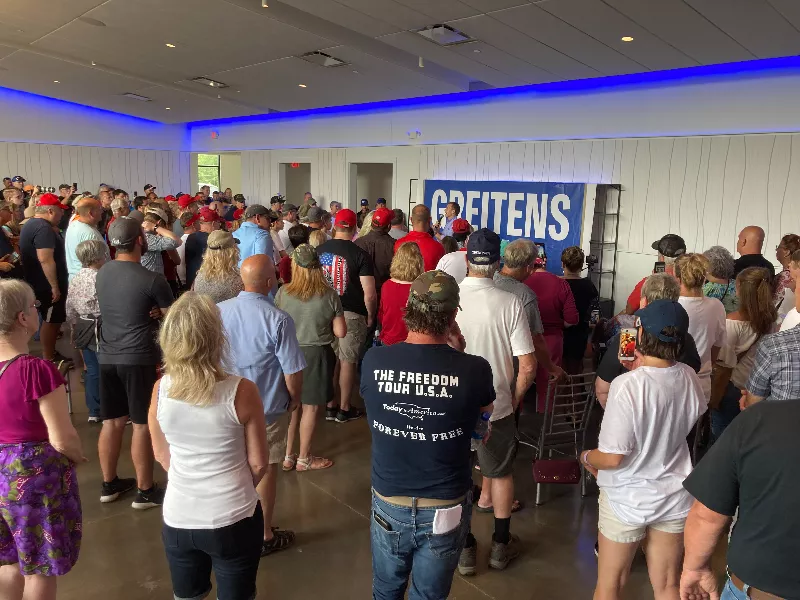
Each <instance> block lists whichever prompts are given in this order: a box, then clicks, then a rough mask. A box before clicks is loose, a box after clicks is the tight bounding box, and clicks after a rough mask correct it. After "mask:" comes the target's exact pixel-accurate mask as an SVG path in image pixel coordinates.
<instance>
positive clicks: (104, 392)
mask: <svg viewBox="0 0 800 600" xmlns="http://www.w3.org/2000/svg"><path fill="white" fill-rule="evenodd" d="M157 379H158V374H157V371H156V366H155V365H102V364H101V365H100V417H101V418H102V419H118V418H120V417H126V416H130V418H131V421H132V422H133V423H134V424H136V425H147V411H148V410H150V398H151V396H152V394H153V386H154V385H155V384H156V380H157Z"/></svg>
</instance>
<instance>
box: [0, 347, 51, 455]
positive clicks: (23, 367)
mask: <svg viewBox="0 0 800 600" xmlns="http://www.w3.org/2000/svg"><path fill="white" fill-rule="evenodd" d="M5 364H6V363H5V361H2V362H0V369H2V368H3V367H4V366H5ZM60 385H64V378H63V377H62V376H61V373H59V372H58V369H57V368H56V366H55V365H54V364H53V363H51V362H50V361H47V360H44V359H41V358H36V357H35V356H27V355H26V356H20V357H19V358H18V359H17V360H15V361H14V362H13V363H11V365H10V366H9V367H8V369H6V372H5V373H3V376H2V377H0V415H3V418H2V419H0V444H20V443H24V442H46V441H47V440H48V439H49V438H48V435H47V425H45V422H44V419H43V418H42V413H41V411H40V410H39V399H40V398H43V397H44V396H47V394H49V393H50V392H52V391H53V390H55V389H56V388H58V386H60Z"/></svg>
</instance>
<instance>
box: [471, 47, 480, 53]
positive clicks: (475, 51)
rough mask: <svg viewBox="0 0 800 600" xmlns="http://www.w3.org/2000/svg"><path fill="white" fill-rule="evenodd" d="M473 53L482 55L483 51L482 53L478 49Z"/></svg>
mask: <svg viewBox="0 0 800 600" xmlns="http://www.w3.org/2000/svg"><path fill="white" fill-rule="evenodd" d="M473 52H474V53H475V54H480V53H481V51H480V50H478V49H477V48H475V50H473Z"/></svg>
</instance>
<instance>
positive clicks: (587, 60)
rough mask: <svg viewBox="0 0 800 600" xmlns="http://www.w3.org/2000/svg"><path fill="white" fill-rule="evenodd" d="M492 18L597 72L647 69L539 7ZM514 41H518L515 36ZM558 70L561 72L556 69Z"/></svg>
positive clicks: (521, 7)
mask: <svg viewBox="0 0 800 600" xmlns="http://www.w3.org/2000/svg"><path fill="white" fill-rule="evenodd" d="M491 18H492V19H495V20H496V21H499V22H502V23H505V24H506V25H508V26H509V27H512V28H513V29H515V30H517V31H520V32H522V33H523V34H524V35H525V36H529V37H530V38H533V39H535V40H538V41H539V42H541V43H542V44H544V45H546V46H547V47H549V48H553V49H554V50H558V51H559V52H561V53H562V54H563V55H565V56H569V57H572V59H574V60H575V61H576V62H578V63H579V64H581V65H587V66H588V67H589V68H591V69H593V70H594V71H596V72H597V73H600V74H603V75H618V74H621V73H636V72H639V71H642V70H646V68H645V67H644V66H643V65H641V64H639V63H637V62H636V61H635V60H631V59H630V58H628V57H627V56H624V55H622V54H620V53H619V52H617V51H616V50H614V49H612V48H609V47H608V46H606V45H605V44H603V43H602V42H599V41H597V40H596V39H595V38H593V37H592V36H590V35H587V34H585V33H584V32H583V31H581V30H579V29H576V28H575V27H573V26H572V25H570V24H568V23H565V22H564V21H562V20H561V19H559V18H557V17H555V16H553V15H551V14H550V13H548V12H546V11H544V10H542V9H541V8H539V7H538V6H534V5H532V4H528V5H526V6H520V7H518V8H511V9H509V10H502V11H498V12H494V13H492V14H491ZM511 41H512V42H513V41H514V40H513V38H512V39H511ZM530 60H531V62H532V61H534V60H535V59H534V58H533V57H531V59H530ZM545 68H546V67H545ZM555 72H560V71H559V70H556V71H555ZM594 74H596V73H594ZM594 74H592V75H587V76H593V75H594Z"/></svg>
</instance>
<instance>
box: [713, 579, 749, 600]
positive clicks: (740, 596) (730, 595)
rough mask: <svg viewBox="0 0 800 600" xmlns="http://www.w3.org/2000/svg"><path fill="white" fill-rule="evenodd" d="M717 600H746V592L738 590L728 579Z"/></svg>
mask: <svg viewBox="0 0 800 600" xmlns="http://www.w3.org/2000/svg"><path fill="white" fill-rule="evenodd" d="M719 600H748V596H747V591H743V590H740V589H739V588H737V587H736V586H735V585H733V582H732V581H731V579H730V577H728V581H726V582H725V586H724V587H723V588H722V595H721V596H720V597H719Z"/></svg>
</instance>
